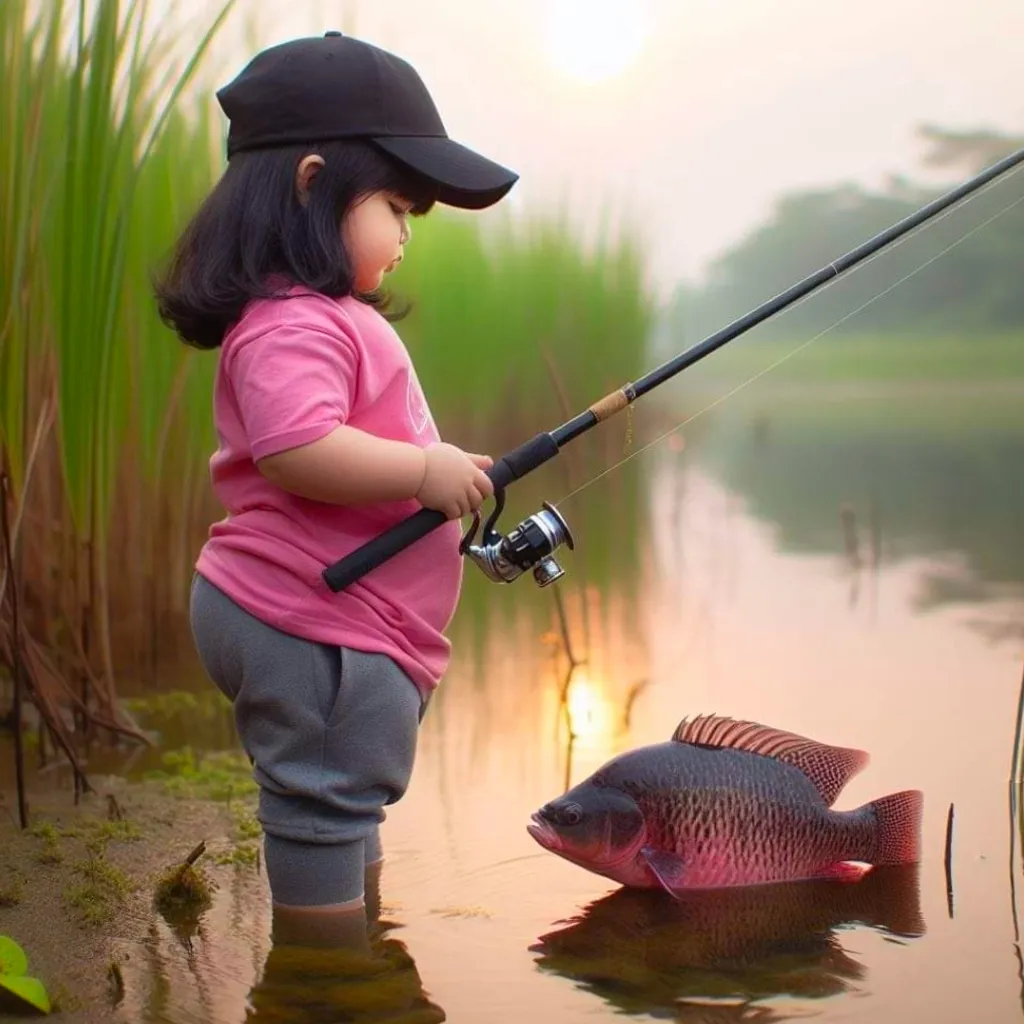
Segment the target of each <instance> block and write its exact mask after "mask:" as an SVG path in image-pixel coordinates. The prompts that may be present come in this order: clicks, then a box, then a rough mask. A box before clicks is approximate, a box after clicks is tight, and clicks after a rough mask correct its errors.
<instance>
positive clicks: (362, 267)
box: [341, 192, 412, 292]
mask: <svg viewBox="0 0 1024 1024" xmlns="http://www.w3.org/2000/svg"><path fill="white" fill-rule="evenodd" d="M411 206H412V203H410V202H409V201H408V200H407V199H403V198H402V197H401V196H400V195H397V194H396V193H394V192H372V193H370V194H369V195H367V196H363V197H362V198H361V199H358V200H356V203H355V205H354V206H353V207H352V208H351V209H350V210H349V211H348V213H347V214H346V215H345V219H344V222H343V223H342V229H341V230H342V238H343V240H344V243H345V248H346V249H347V250H348V253H349V256H350V257H351V259H352V263H353V266H354V267H355V289H356V291H358V292H372V291H374V290H375V289H377V288H379V287H380V285H381V281H383V279H384V275H385V274H387V273H389V272H390V271H392V270H394V269H395V267H397V266H398V264H399V263H400V262H401V260H402V255H403V251H402V250H403V247H404V246H405V244H406V242H408V241H409V239H410V238H411V237H412V232H411V231H410V229H409V219H408V218H409V210H410V208H411Z"/></svg>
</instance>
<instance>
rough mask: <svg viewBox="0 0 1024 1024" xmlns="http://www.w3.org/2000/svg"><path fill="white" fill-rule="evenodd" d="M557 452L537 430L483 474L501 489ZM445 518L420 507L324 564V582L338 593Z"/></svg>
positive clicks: (552, 440)
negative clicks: (381, 531) (328, 563)
mask: <svg viewBox="0 0 1024 1024" xmlns="http://www.w3.org/2000/svg"><path fill="white" fill-rule="evenodd" d="M557 454H558V444H557V442H556V441H555V439H554V438H553V437H552V436H551V435H550V434H547V433H545V434H538V435H537V436H536V437H533V438H531V439H530V440H529V441H527V442H526V443H525V444H521V445H520V446H519V447H518V448H514V449H513V450H512V451H510V452H508V453H507V454H505V455H503V456H502V457H501V458H500V459H498V461H497V462H495V463H494V465H493V466H491V468H490V469H489V470H487V476H488V477H490V479H491V482H492V483H493V484H494V488H495V490H502V489H504V488H505V487H507V486H508V485H509V484H510V483H512V481H513V480H518V479H519V478H520V477H522V476H525V475H526V474H527V473H529V472H531V471H532V470H534V469H536V468H537V467H538V466H541V465H543V464H544V463H545V462H547V461H548V459H551V458H554V457H555V456H556V455H557ZM445 520H446V516H445V514H444V513H443V512H438V511H437V510H436V509H431V508H421V509H420V510H419V511H418V512H414V513H413V514H412V515H411V516H409V517H408V518H406V519H403V520H402V521H401V522H400V523H395V525H394V526H392V527H391V528H390V529H388V530H385V531H384V533H382V534H380V535H379V536H377V537H374V538H373V540H371V541H367V543H366V544H364V545H363V546H362V547H360V548H356V550H355V551H351V552H349V554H347V555H346V556H345V557H344V558H341V559H339V560H338V561H337V562H334V563H333V564H332V565H329V566H327V568H326V569H324V571H323V572H322V573H321V576H323V579H324V582H325V583H326V584H327V586H328V587H329V588H330V589H331V590H332V591H334V593H336V594H337V593H338V592H339V591H341V590H344V589H345V588H346V587H348V586H350V585H351V584H353V583H355V582H356V581H357V580H359V579H362V577H363V576H365V575H366V574H367V573H368V572H370V571H371V570H372V569H376V568H377V566H378V565H381V564H383V563H384V562H386V561H387V560H388V559H389V558H393V557H394V556H395V555H397V554H398V553H399V552H400V551H404V550H405V549H406V548H407V547H409V545H410V544H413V543H415V542H416V541H418V540H419V539H420V538H421V537H426V535H427V534H428V533H432V532H433V531H434V530H436V529H437V528H438V527H439V526H441V525H442V524H443V523H444V522H445Z"/></svg>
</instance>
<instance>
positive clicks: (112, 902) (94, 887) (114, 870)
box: [64, 856, 136, 925]
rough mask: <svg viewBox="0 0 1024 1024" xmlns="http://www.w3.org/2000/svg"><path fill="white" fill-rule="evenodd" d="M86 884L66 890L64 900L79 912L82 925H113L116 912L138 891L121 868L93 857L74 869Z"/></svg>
mask: <svg viewBox="0 0 1024 1024" xmlns="http://www.w3.org/2000/svg"><path fill="white" fill-rule="evenodd" d="M74 869H75V872H76V873H77V874H79V875H81V876H82V882H81V883H79V884H77V885H69V886H68V887H67V888H66V889H65V890H64V900H65V902H66V903H67V904H68V906H69V907H71V908H72V909H74V910H75V911H77V912H78V918H79V921H80V923H82V924H85V925H99V924H104V923H105V922H107V921H109V920H110V918H111V916H112V915H113V911H114V909H115V908H116V907H117V906H119V905H120V904H121V903H123V902H124V899H125V897H126V896H128V895H129V893H131V892H133V891H134V890H135V888H136V884H135V882H133V881H132V880H131V879H130V878H129V877H128V876H127V875H126V874H125V873H124V872H123V871H121V870H120V868H118V867H116V866H115V865H113V864H111V863H110V862H109V861H108V860H107V859H106V857H103V856H92V857H89V858H88V859H87V860H84V861H82V862H80V863H78V864H76V865H75V866H74Z"/></svg>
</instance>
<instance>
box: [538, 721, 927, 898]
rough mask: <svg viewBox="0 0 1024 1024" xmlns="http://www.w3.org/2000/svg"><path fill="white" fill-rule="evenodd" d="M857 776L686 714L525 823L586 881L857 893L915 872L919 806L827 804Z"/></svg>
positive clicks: (674, 888)
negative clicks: (803, 886) (853, 889)
mask: <svg viewBox="0 0 1024 1024" xmlns="http://www.w3.org/2000/svg"><path fill="white" fill-rule="evenodd" d="M867 763H868V754H867V753H866V752H865V751H863V750H858V749H853V748H848V747H838V746H830V745H828V744H825V743H820V742H818V741H816V740H813V739H808V738H807V737H805V736H800V735H797V734H796V733H792V732H786V731H784V730H782V729H777V728H774V727H772V726H768V725H764V724H762V723H760V722H751V721H743V720H737V719H733V718H727V717H724V716H721V715H698V716H697V717H696V718H694V719H693V720H692V721H691V720H690V719H687V718H684V719H683V720H682V721H681V722H680V723H679V725H678V726H677V727H676V730H675V732H674V733H673V734H672V738H671V739H670V740H669V741H667V742H664V743H655V744H651V745H649V746H644V747H639V748H637V749H635V750H631V751H627V752H625V753H623V754H619V755H618V756H617V757H614V758H612V759H611V760H610V761H608V762H606V763H605V764H604V765H602V766H601V767H600V768H598V769H597V771H595V772H594V773H593V774H591V775H589V776H588V777H587V778H586V779H584V780H583V781H582V782H580V783H578V784H577V785H576V786H573V787H572V788H571V789H569V790H568V791H567V792H565V793H563V794H562V795H561V796H559V797H557V798H555V799H554V800H551V801H549V802H548V803H546V804H544V806H542V807H541V808H539V809H538V810H536V811H534V813H533V814H532V815H531V818H530V821H529V823H528V824H527V826H526V828H527V832H528V833H529V835H530V836H531V837H532V838H533V839H534V840H535V841H536V842H537V843H538V844H540V846H541V847H543V848H544V849H546V850H548V851H549V852H551V853H554V854H556V855H557V856H559V857H562V858H564V859H565V860H567V861H569V862H570V863H573V864H576V865H578V866H580V867H582V868H585V869H586V870H588V871H591V872H593V873H595V874H597V875H601V876H603V877H606V878H609V879H612V880H613V881H616V882H619V883H620V884H622V885H625V886H630V887H634V888H658V887H661V888H662V889H664V890H665V891H667V892H668V893H669V894H671V895H673V896H674V895H675V894H676V893H677V892H679V891H681V890H688V889H715V888H725V887H730V886H749V885H759V884H768V883H773V882H787V881H805V880H809V879H815V878H834V879H838V880H840V881H846V882H856V881H859V880H860V879H861V878H863V876H864V875H865V874H866V873H867V872H868V871H869V870H871V868H872V867H876V866H882V865H896V864H911V863H916V862H917V861H918V860H919V859H920V830H921V817H922V811H923V806H924V796H923V794H922V792H921V791H920V790H904V791H901V792H898V793H892V794H890V795H888V796H883V797H881V798H879V799H877V800H873V801H871V802H870V803H867V804H864V805H863V806H862V807H858V808H855V809H853V810H847V811H837V810H834V809H833V806H832V805H833V804H834V802H835V800H836V798H837V797H838V796H839V794H840V793H841V792H842V790H843V788H844V787H845V786H846V784H847V782H849V780H850V779H851V778H852V777H853V776H854V775H856V774H857V773H858V772H859V771H861V770H862V769H863V768H864V767H865V766H866V765H867Z"/></svg>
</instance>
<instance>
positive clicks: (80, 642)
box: [0, 0, 653, 798]
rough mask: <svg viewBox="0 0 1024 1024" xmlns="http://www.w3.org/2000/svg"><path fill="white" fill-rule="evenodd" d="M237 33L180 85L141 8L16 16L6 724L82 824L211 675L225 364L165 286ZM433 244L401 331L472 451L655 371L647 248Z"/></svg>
mask: <svg viewBox="0 0 1024 1024" xmlns="http://www.w3.org/2000/svg"><path fill="white" fill-rule="evenodd" d="M232 8H233V5H232V4H230V3H229V4H222V5H221V6H220V7H218V8H216V9H214V10H213V11H212V12H209V13H208V14H207V15H205V16H204V17H205V18H206V19H207V24H208V26H209V29H208V32H207V33H206V35H205V36H203V37H202V38H200V39H199V41H198V44H197V49H196V51H195V53H194V54H193V55H192V57H191V59H190V60H189V61H188V62H187V63H185V64H184V65H183V66H181V67H178V66H173V65H171V64H170V63H169V61H168V60H167V59H166V56H165V51H166V52H171V51H173V49H174V48H173V47H170V46H166V47H164V46H162V44H163V43H166V42H169V41H170V36H169V33H170V32H172V31H173V26H172V25H168V24H165V23H159V24H155V25H154V24H152V23H144V22H143V17H144V14H145V6H144V5H142V4H139V3H131V2H126V0H121V2H118V0H96V2H95V3H94V4H91V5H82V6H78V5H75V4H67V3H60V2H55V3H52V4H46V5H42V6H40V5H36V4H33V3H30V2H29V0H6V2H5V3H3V4H2V5H0V95H2V96H3V100H2V101H0V168H2V172H0V173H2V176H3V180H4V181H6V182H7V183H8V187H7V188H5V189H4V190H3V191H2V193H0V224H2V225H3V228H2V235H0V312H2V316H0V381H2V385H0V388H2V392H0V477H2V482H3V496H4V497H3V502H4V511H5V517H4V520H3V530H2V531H0V532H2V533H3V537H2V538H0V540H2V543H0V584H2V586H0V715H3V716H5V717H7V716H10V717H11V718H12V724H14V725H15V732H16V735H20V732H21V727H20V726H19V725H18V722H19V718H18V716H19V713H20V709H21V708H22V707H23V706H25V705H26V703H27V702H31V704H33V705H34V706H35V710H36V711H38V713H39V715H40V716H41V717H42V720H43V725H42V727H41V728H40V736H41V744H40V753H41V755H43V756H47V757H49V756H58V757H61V758H65V759H67V760H68V761H69V762H70V763H71V764H72V765H73V767H74V770H75V773H76V784H75V792H76V798H77V796H79V795H80V794H82V793H85V792H87V791H88V788H89V781H88V777H87V773H86V771H85V760H84V755H83V753H82V749H83V748H82V744H83V743H85V744H88V743H92V742H95V741H97V740H99V739H102V740H106V739H109V738H111V737H114V736H117V737H120V738H122V739H127V740H128V741H130V742H140V743H144V742H146V739H145V736H144V734H143V732H142V730H140V729H139V727H138V725H137V724H136V722H135V721H134V719H133V718H132V716H131V714H130V713H129V712H128V710H127V709H126V708H125V707H124V705H123V702H122V701H121V700H120V693H119V687H118V684H119V681H121V683H122V688H123V684H124V680H131V681H132V689H133V691H135V690H136V689H137V686H138V684H139V683H140V682H141V683H142V684H143V686H144V685H145V682H146V681H147V680H149V681H153V682H155V681H156V680H157V679H158V678H159V676H160V673H161V672H162V671H164V670H165V668H166V666H168V665H175V664H176V663H178V662H180V661H181V660H182V659H183V658H184V659H185V660H186V661H187V660H188V655H187V653H183V652H185V651H187V648H188V633H187V599H188V582H189V578H190V574H191V569H192V565H193V562H194V557H195V553H196V552H197V551H198V549H199V547H200V546H201V544H202V542H203V539H204V538H205V535H206V531H207V529H208V527H209V524H210V523H211V522H213V521H216V520H217V519H219V518H220V517H221V516H222V515H223V511H222V510H221V509H220V508H219V507H218V506H217V505H216V503H215V501H214V500H213V498H212V495H211V494H210V489H209V483H208V459H209V456H210V455H211V454H212V452H213V451H214V449H215V438H214V436H213V428H212V422H211V420H212V417H211V414H210V394H211V385H212V379H213V372H214V368H215V365H216V359H215V354H211V353H203V352H197V351H195V350H192V349H189V348H187V347H186V346H184V345H182V344H181V343H180V342H179V341H178V340H177V339H176V338H175V337H174V336H173V334H172V333H171V332H170V331H169V330H168V329H167V328H166V327H165V325H163V324H162V323H161V322H160V321H159V318H158V316H157V313H156V309H155V304H154V302H153V299H152V296H151V291H150V283H149V282H150V275H151V274H152V273H153V272H154V271H155V270H156V269H157V268H158V267H159V266H160V264H161V262H162V261H163V260H164V259H165V258H166V256H167V254H168V252H169V250H170V247H171V245H172V243H173V240H174V238H175V236H176V234H177V233H178V232H179V231H180V230H181V228H182V227H183V226H184V224H185V222H186V220H187V217H188V215H189V214H190V212H191V211H192V210H193V209H194V208H195V207H196V205H197V204H198V202H199V201H200V199H201V197H202V196H203V195H204V194H205V192H206V191H207V190H208V189H209V187H210V186H211V185H212V183H213V182H214V181H215V180H216V178H217V176H218V175H219V174H220V172H221V169H222V166H223V147H222V140H221V134H222V133H221V126H220V124H219V122H218V121H217V120H216V116H215V111H216V106H215V103H214V100H213V96H212V92H211V91H209V90H204V89H203V88H199V87H197V84H196V83H197V81H198V79H196V80H195V81H193V79H195V78H196V75H197V74H198V72H199V71H200V70H201V69H202V68H203V60H204V57H205V55H206V50H207V48H208V46H209V45H210V43H211V40H212V39H213V38H214V36H215V35H216V33H217V31H218V30H219V29H220V27H222V25H223V23H224V20H225V19H226V18H227V17H228V15H229V12H231V11H232ZM83 18H85V19H86V20H85V21H82V20H81V19H83ZM147 33H148V35H147ZM179 95H180V96H181V101H180V102H176V100H177V99H178V97H179ZM416 235H417V237H416V244H415V252H414V254H413V257H412V258H410V259H409V260H407V261H406V263H405V264H403V266H402V267H401V268H400V270H399V272H398V273H396V274H395V275H394V278H393V291H394V292H395V296H396V299H398V300H399V301H400V302H402V301H404V300H406V299H408V300H410V302H411V305H412V313H411V314H410V315H409V316H408V318H407V319H405V320H403V321H401V322H400V323H399V324H398V326H397V329H398V330H399V333H400V334H401V335H402V337H403V338H404V339H405V340H406V342H407V344H408V345H409V347H410V350H411V351H412V353H413V356H414V359H415V360H416V364H417V369H418V371H419V374H420V376H421V379H422V380H423V383H424V387H425V389H426V391H427V393H428V395H430V397H431V405H432V408H433V409H434V412H435V416H436V418H437V420H438V422H439V425H440V427H441V429H442V432H443V434H444V435H445V436H446V437H449V438H450V439H451V440H453V441H454V442H455V443H460V442H461V443H462V444H464V445H465V446H466V447H472V448H473V449H474V450H479V451H487V450H490V451H493V452H495V454H500V452H501V451H504V450H507V449H508V448H511V447H514V446H516V445H518V444H520V443H521V442H522V441H523V440H524V439H525V438H527V437H529V436H532V435H533V434H535V433H536V432H537V430H538V429H543V426H544V425H546V424H549V423H553V422H560V421H561V419H562V418H563V417H564V415H565V414H566V413H568V412H569V410H571V411H576V410H578V409H579V408H581V407H585V406H586V405H588V404H589V403H590V402H591V401H593V400H595V399H596V398H597V397H600V395H602V394H604V393H607V392H608V391H610V390H612V389H614V388H616V387H618V386H620V385H621V384H622V383H623V382H624V381H626V380H629V379H632V378H633V377H635V376H636V375H637V374H638V373H639V372H641V371H642V367H643V365H644V361H645V359H644V348H645V340H646V338H647V335H648V331H649V328H650V325H651V323H652V318H653V310H652V301H651V299H650V297H649V295H648V292H647V290H646V286H645V284H644V267H643V262H642V259H641V256H640V252H639V249H638V246H637V245H636V244H635V242H634V241H633V240H632V239H631V238H630V237H629V234H628V232H613V231H612V230H611V229H610V228H609V229H608V230H607V231H606V230H604V228H603V227H599V230H598V231H597V237H596V239H595V240H594V241H593V242H592V243H591V244H588V245H586V246H584V245H583V244H581V242H580V241H579V239H578V237H577V234H576V232H575V231H574V230H573V229H572V227H571V226H570V225H569V224H567V223H565V222H564V221H561V220H557V219H555V220H544V219H539V218H531V217H529V216H527V217H525V218H521V219H520V221H519V222H516V223H514V222H513V221H512V220H510V219H509V218H508V215H507V214H503V213H500V212H499V213H498V214H495V215H494V216H489V217H486V218H484V217H477V218H470V217H465V216H459V215H458V214H457V213H455V212H452V211H446V210H439V211H437V212H436V213H434V214H432V215H431V217H429V218H427V219H426V220H425V221H424V223H423V224H422V225H421V226H420V227H418V228H417V233H416ZM452 282H455V285H454V286H453V284H452ZM595 436H596V438H597V439H596V443H594V444H592V445H590V446H588V450H587V451H586V452H582V451H581V452H578V453H573V455H572V457H571V460H569V459H566V460H564V461H565V462H567V463H571V467H572V469H573V472H575V473H576V474H577V475H578V474H590V475H592V474H593V472H595V471H596V470H598V469H600V468H601V466H602V465H603V464H604V463H603V462H602V459H604V460H605V462H607V461H608V453H611V456H613V457H614V456H617V453H618V451H619V449H620V448H621V443H622V442H621V432H620V433H619V434H615V433H614V432H608V431H605V432H604V433H603V434H602V433H601V432H595ZM560 461H561V460H560ZM629 479H630V478H629V477H628V476H624V478H623V483H625V482H626V481H627V480H629ZM520 490H521V492H525V491H526V490H527V488H525V487H524V488H521V489H520ZM636 502H637V493H636V487H635V485H633V484H631V485H630V487H629V489H628V491H627V490H623V491H621V492H620V494H619V496H618V497H617V498H616V499H615V500H614V501H611V502H610V503H608V507H607V508H602V509H599V510H593V514H592V515H591V516H590V518H595V517H596V516H598V515H603V516H607V517H618V518H620V519H622V518H624V519H626V520H630V519H631V517H634V516H635V515H636V512H635V510H634V506H635V504H636ZM537 504H538V506H539V500H538V502H537ZM531 511H533V510H532V509H531ZM631 532H634V533H635V531H631ZM586 557H587V556H586V555H583V557H581V558H580V559H578V560H577V564H578V565H580V567H581V568H582V566H583V562H584V561H585V560H586ZM600 568H601V566H600V563H595V569H596V570H600ZM553 616H554V612H553V610H552V609H550V608H549V609H548V619H549V621H550V620H553ZM19 757H20V754H19Z"/></svg>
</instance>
